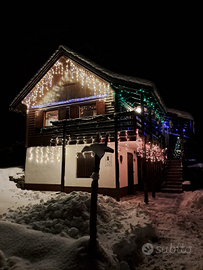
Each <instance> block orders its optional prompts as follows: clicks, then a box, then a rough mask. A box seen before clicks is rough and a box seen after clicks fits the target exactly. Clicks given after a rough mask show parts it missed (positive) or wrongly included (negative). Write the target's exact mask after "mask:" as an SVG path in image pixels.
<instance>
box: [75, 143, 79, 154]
mask: <svg viewBox="0 0 203 270" xmlns="http://www.w3.org/2000/svg"><path fill="white" fill-rule="evenodd" d="M78 143H79V138H77V140H76V149H75V151H76V153H75V157H76V158H79V155H78Z"/></svg>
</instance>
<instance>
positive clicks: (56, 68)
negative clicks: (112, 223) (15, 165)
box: [10, 46, 194, 196]
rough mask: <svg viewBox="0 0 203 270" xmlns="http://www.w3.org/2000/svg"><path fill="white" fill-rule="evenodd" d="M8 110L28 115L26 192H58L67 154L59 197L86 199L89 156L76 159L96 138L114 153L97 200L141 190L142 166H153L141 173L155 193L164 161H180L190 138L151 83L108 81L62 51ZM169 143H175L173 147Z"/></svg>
mask: <svg viewBox="0 0 203 270" xmlns="http://www.w3.org/2000/svg"><path fill="white" fill-rule="evenodd" d="M10 109H12V110H14V111H19V112H22V113H24V114H25V115H26V148H27V157H26V170H25V174H26V177H25V187H26V188H31V189H46V190H58V189H60V183H61V163H62V159H63V158H64V155H63V154H62V152H63V150H62V149H63V147H65V191H67V192H69V191H72V190H87V191H89V190H90V178H89V176H88V175H89V173H90V171H91V170H92V168H93V165H94V156H93V153H89V154H88V153H87V155H86V156H82V155H81V154H80V152H81V149H82V147H84V144H91V143H92V142H94V140H95V138H96V134H97V133H98V132H99V133H100V142H102V140H104V138H105V133H106V132H108V133H110V138H109V144H110V145H111V147H112V148H114V149H115V150H116V149H117V151H116V154H105V158H104V159H103V160H102V163H101V170H100V172H101V175H100V181H99V187H100V192H102V193H105V194H110V195H113V196H114V195H115V194H114V193H115V190H116V188H117V189H118V188H119V190H120V193H121V195H124V194H130V193H133V192H134V190H135V189H138V188H139V187H141V188H142V184H143V183H142V182H143V178H144V177H145V176H144V175H145V174H143V166H142V163H143V160H144V161H145V162H146V163H147V164H153V165H150V166H149V165H147V166H148V167H149V168H152V167H153V168H155V171H157V175H158V174H159V178H160V179H159V180H158V181H159V184H160V185H161V181H162V180H161V176H160V170H161V166H162V164H164V163H165V161H166V159H167V156H168V158H169V156H170V158H181V159H184V145H183V138H184V136H185V137H188V138H191V137H192V135H193V133H194V120H193V118H192V116H191V115H190V114H189V113H183V112H180V111H175V110H172V109H168V108H167V107H166V106H165V104H164V102H163V100H162V98H161V96H160V95H159V93H158V90H157V88H156V86H155V85H154V84H153V83H152V82H150V81H147V80H142V79H138V78H132V77H127V76H121V75H118V74H115V73H112V72H110V71H108V70H106V69H104V68H102V67H100V66H98V65H97V64H94V63H92V62H90V61H87V60H86V59H84V57H82V56H80V55H79V54H77V53H75V52H73V51H71V50H69V49H68V48H66V47H64V46H60V47H59V48H58V50H57V51H56V52H55V53H54V54H53V55H52V56H51V58H50V59H49V60H48V61H47V62H46V63H45V65H44V66H43V67H42V68H41V69H40V70H39V72H38V73H37V74H36V75H35V76H34V77H33V78H32V79H31V81H30V82H29V83H28V84H27V85H26V86H25V88H24V89H23V90H22V91H21V92H20V93H19V94H18V95H17V97H16V98H15V99H14V100H13V102H12V103H11V105H10ZM64 123H65V125H66V130H65V133H64V131H62V127H63V125H64ZM115 128H116V129H115ZM171 136H175V138H180V139H179V141H178V143H177V142H175V143H174V145H173V147H171V145H170V138H171ZM64 138H65V141H64ZM181 138H182V140H181ZM178 146H180V147H179V148H178ZM169 148H170V151H172V153H169ZM178 151H179V152H180V153H179V152H178ZM117 160H118V163H119V171H118V170H117V171H116V169H115V167H116V166H115V164H116V162H117ZM88 168H89V169H88ZM145 168H147V167H145ZM149 168H148V169H147V170H149ZM107 175H108V177H107ZM116 178H117V184H116ZM118 182H119V187H118Z"/></svg>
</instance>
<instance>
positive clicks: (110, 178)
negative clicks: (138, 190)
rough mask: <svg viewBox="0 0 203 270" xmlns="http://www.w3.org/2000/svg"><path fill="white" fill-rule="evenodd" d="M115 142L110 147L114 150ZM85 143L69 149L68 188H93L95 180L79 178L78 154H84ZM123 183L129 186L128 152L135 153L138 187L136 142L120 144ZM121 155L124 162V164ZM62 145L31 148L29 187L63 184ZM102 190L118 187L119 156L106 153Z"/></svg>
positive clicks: (27, 157) (67, 151)
mask: <svg viewBox="0 0 203 270" xmlns="http://www.w3.org/2000/svg"><path fill="white" fill-rule="evenodd" d="M114 145H115V144H114V143H113V142H112V143H109V144H108V146H109V147H111V148H113V149H114ZM83 147H84V144H81V145H68V146H67V147H66V167H65V186H69V187H71V186H73V187H74V186H77V187H90V186H91V182H92V179H91V178H77V177H76V165H77V162H76V159H77V158H76V153H77V152H81V150H82V149H83ZM119 149H120V151H119V176H120V178H119V180H120V187H121V188H122V187H126V186H128V167H127V152H130V153H132V154H133V160H134V161H133V169H134V184H137V183H138V176H137V156H136V154H135V153H134V151H135V150H136V142H128V146H127V150H126V144H124V143H123V144H122V143H120V145H119ZM120 155H122V156H123V162H122V163H120ZM61 159H62V146H47V147H30V148H28V149H27V155H26V166H25V183H26V184H57V185H60V183H61ZM99 187H100V188H115V187H116V184H115V153H113V154H112V153H105V155H104V157H103V158H102V160H101V163H100V179H99Z"/></svg>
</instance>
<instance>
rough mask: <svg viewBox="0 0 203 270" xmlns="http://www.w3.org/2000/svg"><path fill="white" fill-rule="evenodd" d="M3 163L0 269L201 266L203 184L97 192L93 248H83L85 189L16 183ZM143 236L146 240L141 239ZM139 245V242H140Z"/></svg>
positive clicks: (86, 206) (85, 237)
mask: <svg viewBox="0 0 203 270" xmlns="http://www.w3.org/2000/svg"><path fill="white" fill-rule="evenodd" d="M20 172H21V169H19V168H8V169H0V185H1V187H0V269H1V270H3V269H4V270H5V269H7V270H10V269H20V270H24V269H26V270H28V269H29V270H34V269H37V270H38V269H39V270H46V269H47V270H52V269H54V270H60V269H62V270H63V269H64V270H65V269H69V270H71V269H99V270H100V269H107V270H111V269H112V270H113V269H115V270H127V269H139V270H141V269H153V270H160V269H178V270H179V269H182V270H183V269H188V270H189V269H193V270H199V269H203V229H202V224H203V190H198V191H195V192H184V193H182V194H168V193H158V194H157V196H156V198H155V199H153V198H151V197H149V204H148V205H145V204H144V202H143V194H142V193H138V194H136V195H134V196H128V197H125V198H123V199H122V200H121V202H119V203H118V202H116V201H115V200H114V199H112V198H111V197H108V196H101V195H99V196H98V225H97V230H98V256H97V257H96V258H91V257H90V255H89V253H88V240H89V211H90V194H89V193H86V192H72V193H70V194H59V193H55V192H39V191H28V190H21V189H19V188H17V187H16V184H15V183H14V182H11V181H9V176H10V175H16V173H20ZM145 244H146V245H145ZM143 245H144V246H143Z"/></svg>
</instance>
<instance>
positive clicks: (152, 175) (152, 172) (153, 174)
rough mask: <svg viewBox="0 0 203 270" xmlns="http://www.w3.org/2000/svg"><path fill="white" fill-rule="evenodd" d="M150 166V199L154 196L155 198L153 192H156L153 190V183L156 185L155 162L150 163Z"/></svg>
mask: <svg viewBox="0 0 203 270" xmlns="http://www.w3.org/2000/svg"><path fill="white" fill-rule="evenodd" d="M150 163H151V164H150V165H151V166H150V167H151V173H150V174H151V180H152V181H151V183H152V198H155V196H156V194H155V190H156V188H155V183H156V181H155V174H156V161H155V162H150Z"/></svg>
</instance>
